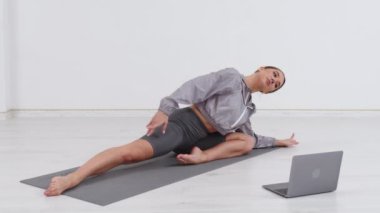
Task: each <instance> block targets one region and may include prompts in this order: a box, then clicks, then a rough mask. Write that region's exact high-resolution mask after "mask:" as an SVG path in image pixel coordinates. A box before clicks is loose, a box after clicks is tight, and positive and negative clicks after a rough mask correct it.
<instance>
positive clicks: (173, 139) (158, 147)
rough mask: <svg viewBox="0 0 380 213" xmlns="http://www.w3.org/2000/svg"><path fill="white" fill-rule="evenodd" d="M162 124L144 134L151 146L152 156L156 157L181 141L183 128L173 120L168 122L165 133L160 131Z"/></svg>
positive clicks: (169, 150) (173, 147)
mask: <svg viewBox="0 0 380 213" xmlns="http://www.w3.org/2000/svg"><path fill="white" fill-rule="evenodd" d="M162 126H163V125H161V126H158V127H156V129H155V130H154V132H153V133H152V134H151V135H150V136H147V135H144V136H142V137H141V138H140V139H144V140H146V141H148V142H149V143H150V145H151V146H152V148H153V157H158V156H161V155H164V154H167V153H169V152H171V151H173V150H174V149H175V148H177V147H178V146H180V145H181V144H182V143H183V130H182V128H181V127H180V126H178V125H177V124H175V123H173V122H169V123H168V126H167V127H166V131H165V134H163V133H162Z"/></svg>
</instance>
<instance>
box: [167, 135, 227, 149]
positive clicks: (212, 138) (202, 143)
mask: <svg viewBox="0 0 380 213" xmlns="http://www.w3.org/2000/svg"><path fill="white" fill-rule="evenodd" d="M224 141H225V136H223V135H222V134H220V133H219V132H215V133H209V134H208V135H207V136H206V137H204V138H201V139H199V140H197V141H196V142H194V143H192V144H187V145H185V146H180V147H178V148H177V149H175V150H174V152H176V153H178V154H179V153H190V152H191V150H192V148H193V147H194V146H197V147H198V148H200V149H201V150H206V149H210V148H211V147H214V146H216V145H218V144H220V143H222V142H224Z"/></svg>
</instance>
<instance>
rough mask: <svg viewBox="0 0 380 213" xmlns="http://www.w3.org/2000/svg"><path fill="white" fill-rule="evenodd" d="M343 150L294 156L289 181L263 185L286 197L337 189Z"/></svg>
mask: <svg viewBox="0 0 380 213" xmlns="http://www.w3.org/2000/svg"><path fill="white" fill-rule="evenodd" d="M342 157H343V151H335V152H324V153H316V154H308V155H296V156H293V160H292V167H291V171H290V177H289V182H287V183H277V184H270V185H263V187H264V189H267V190H269V191H271V192H274V193H276V194H278V195H281V196H283V197H286V198H291V197H298V196H304V195H312V194H319V193H325V192H332V191H335V190H336V188H337V186H338V179H339V172H340V165H341V162H342Z"/></svg>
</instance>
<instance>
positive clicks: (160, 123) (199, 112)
mask: <svg viewBox="0 0 380 213" xmlns="http://www.w3.org/2000/svg"><path fill="white" fill-rule="evenodd" d="M284 83H285V76H284V73H283V72H282V71H281V70H280V69H278V68H276V67H272V66H266V67H260V68H259V69H258V70H257V71H256V72H254V73H252V74H251V75H249V76H244V75H242V74H240V73H239V72H238V71H237V70H236V69H234V68H226V69H223V70H220V71H217V72H212V73H210V74H207V75H202V76H199V77H197V78H194V79H192V80H190V81H187V82H185V83H184V84H183V85H182V86H181V87H180V88H179V89H177V90H176V91H175V92H174V93H173V94H171V95H170V96H167V97H165V98H163V99H162V100H161V102H160V106H159V110H158V111H157V113H156V114H155V115H154V117H153V118H152V119H151V121H150V122H149V124H148V125H147V126H146V127H147V129H148V131H147V134H146V135H144V136H143V137H141V138H140V139H137V140H135V141H133V142H131V143H128V144H126V145H122V146H119V147H113V148H110V149H107V150H105V151H103V152H101V153H99V154H97V155H95V156H94V157H93V158H91V159H90V160H89V161H87V162H86V163H85V164H84V165H82V166H81V167H80V168H78V169H77V170H76V171H74V172H72V173H70V174H68V175H66V176H57V177H54V178H52V180H51V183H50V185H49V187H48V188H47V189H46V191H45V195H46V196H55V195H60V194H61V193H62V192H64V191H65V190H67V189H69V188H72V187H74V186H76V185H78V184H79V183H81V182H82V181H83V180H84V179H86V178H87V177H89V176H92V175H98V174H101V173H104V172H106V171H108V170H109V169H111V168H113V167H116V166H118V165H121V164H127V163H135V162H139V161H143V160H147V159H151V158H153V157H157V156H161V155H164V154H166V153H169V152H171V151H174V152H176V153H178V155H177V160H178V161H179V162H180V163H182V164H199V163H205V162H208V161H212V160H217V159H222V158H229V157H235V156H239V155H244V154H247V153H248V152H250V151H251V150H252V149H253V148H263V147H273V146H285V147H288V146H292V145H295V144H298V142H297V141H296V140H295V139H294V134H293V135H292V136H291V137H290V138H288V139H284V140H276V139H275V138H272V137H266V136H260V135H257V134H255V133H254V132H253V131H252V128H251V123H250V120H249V118H250V117H251V115H252V114H253V113H254V112H255V105H254V104H253V103H252V102H251V93H254V92H261V93H265V94H267V93H272V92H275V91H277V90H279V89H280V88H281V87H282V86H283V85H284ZM179 103H181V104H190V105H192V106H191V107H186V108H181V109H179V105H178V104H179Z"/></svg>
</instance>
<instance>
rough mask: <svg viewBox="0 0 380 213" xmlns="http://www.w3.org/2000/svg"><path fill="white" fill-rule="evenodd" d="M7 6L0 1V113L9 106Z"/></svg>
mask: <svg viewBox="0 0 380 213" xmlns="http://www.w3.org/2000/svg"><path fill="white" fill-rule="evenodd" d="M6 7H7V4H6V2H5V1H4V0H0V112H6V111H7V110H8V108H9V107H8V104H9V89H10V85H9V72H10V70H9V63H8V61H9V55H8V54H7V53H8V45H9V42H8V36H7V35H8V34H7V28H8V25H7V11H6V10H5V8H6Z"/></svg>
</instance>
